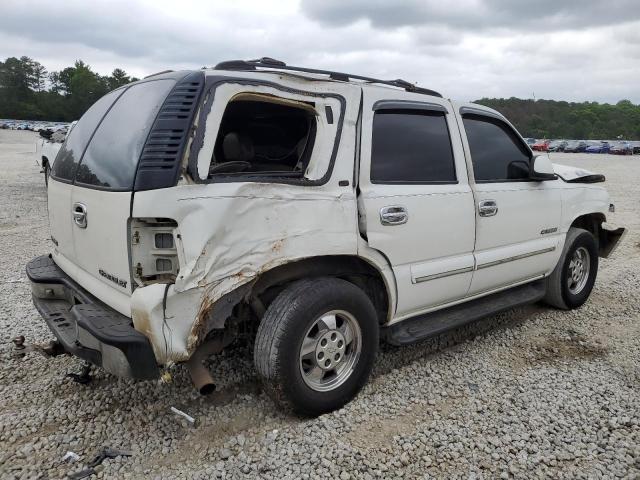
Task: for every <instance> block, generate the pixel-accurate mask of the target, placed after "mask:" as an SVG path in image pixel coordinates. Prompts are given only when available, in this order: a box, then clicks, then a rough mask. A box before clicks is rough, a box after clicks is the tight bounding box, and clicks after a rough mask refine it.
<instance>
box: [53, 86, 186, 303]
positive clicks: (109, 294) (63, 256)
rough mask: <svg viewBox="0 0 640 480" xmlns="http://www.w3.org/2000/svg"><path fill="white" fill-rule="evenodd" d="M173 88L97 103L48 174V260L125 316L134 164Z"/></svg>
mask: <svg viewBox="0 0 640 480" xmlns="http://www.w3.org/2000/svg"><path fill="white" fill-rule="evenodd" d="M175 84H176V81H175V79H173V78H158V79H151V80H147V81H144V82H141V83H135V84H132V85H131V86H127V87H122V88H120V89H118V90H114V91H113V92H110V93H108V94H107V95H105V96H104V97H102V98H101V99H100V100H98V101H97V102H96V103H95V104H94V105H93V106H92V107H91V108H90V109H89V110H88V111H87V112H86V113H85V114H84V115H83V116H82V118H81V119H80V121H79V122H78V124H77V125H76V126H75V128H74V129H73V130H72V131H71V133H70V134H69V136H68V138H67V140H66V142H65V144H64V145H63V147H62V149H61V150H60V153H59V154H58V156H57V157H56V161H55V163H54V165H53V168H52V171H51V181H50V183H49V194H48V196H49V199H48V200H49V222H50V228H51V236H52V241H53V242H54V245H55V249H54V260H55V261H56V263H57V264H58V265H59V266H60V267H61V268H62V269H63V270H64V271H65V272H66V273H67V274H68V275H69V276H71V277H72V278H73V279H74V280H76V281H77V282H78V283H79V284H80V285H81V286H83V287H84V288H85V289H87V290H88V291H89V292H91V293H92V294H93V295H95V296H96V297H98V298H99V299H101V300H102V301H104V302H105V303H107V304H108V305H110V306H112V307H113V308H115V309H116V310H118V311H120V312H121V313H123V314H125V315H130V311H129V304H128V298H129V296H130V295H131V292H132V284H131V283H132V282H131V266H130V260H129V233H128V228H129V217H130V212H131V207H132V201H133V190H134V184H135V180H136V172H137V170H138V162H139V159H140V156H141V153H142V151H143V148H144V147H145V143H146V142H147V138H148V136H149V132H150V130H151V128H152V126H153V125H154V122H155V121H156V117H157V116H158V111H159V110H160V108H161V107H162V106H163V103H164V102H165V100H166V98H167V96H168V95H169V93H170V92H171V91H172V89H173V88H174V86H175Z"/></svg>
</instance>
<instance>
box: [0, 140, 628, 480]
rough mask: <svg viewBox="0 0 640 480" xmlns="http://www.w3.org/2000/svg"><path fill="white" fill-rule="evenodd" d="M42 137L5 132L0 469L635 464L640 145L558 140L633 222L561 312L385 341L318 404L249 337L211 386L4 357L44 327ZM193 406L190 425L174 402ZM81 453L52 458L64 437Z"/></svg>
mask: <svg viewBox="0 0 640 480" xmlns="http://www.w3.org/2000/svg"><path fill="white" fill-rule="evenodd" d="M35 141H36V137H35V135H34V134H33V133H30V132H14V131H6V130H0V176H1V181H0V238H1V240H2V241H1V242H0V248H1V249H2V250H1V251H0V335H1V339H2V342H1V345H0V399H1V403H0V477H1V478H64V477H65V476H66V475H67V474H68V473H69V472H73V471H76V470H80V469H81V468H82V464H83V462H88V461H89V459H91V458H92V456H93V455H94V454H95V452H96V451H97V450H98V449H99V448H100V447H101V446H103V445H108V446H111V447H114V448H120V449H130V450H132V453H133V455H132V456H131V457H128V458H123V457H119V458H117V459H114V460H106V461H105V462H104V463H103V464H102V465H101V466H100V467H99V468H98V470H99V472H98V477H99V478H140V477H144V478H147V477H148V478H185V479H186V478H255V477H259V478H274V479H284V478H296V479H297V478H340V479H342V480H346V479H349V478H353V479H355V478H367V479H368V478H431V477H435V478H454V477H456V478H460V477H464V478H531V477H553V478H614V477H625V478H640V370H639V367H640V293H639V292H640V291H639V289H638V285H639V283H640V233H638V232H640V215H638V206H639V205H640V189H638V184H640V158H638V157H633V158H630V157H614V156H606V155H581V154H566V155H565V154H552V159H553V160H554V161H557V162H559V163H568V164H573V165H580V166H584V167H585V168H588V169H591V170H595V171H597V172H601V173H604V174H605V175H606V176H607V179H608V181H607V185H608V188H609V191H610V193H611V194H612V196H613V199H614V201H615V203H616V206H617V211H618V213H617V215H616V216H617V219H616V222H617V223H619V224H620V225H626V226H627V227H628V228H629V229H630V230H631V231H630V232H629V234H628V235H627V237H626V239H625V241H624V243H623V244H622V245H621V246H620V248H619V249H618V251H617V252H616V254H615V256H614V258H612V259H609V260H602V261H601V266H600V272H599V276H598V281H597V283H596V287H595V290H594V292H593V294H592V296H591V299H590V300H589V302H588V303H587V304H586V305H584V306H583V307H582V308H580V309H579V310H576V311H572V312H562V311H556V310H552V309H549V308H546V307H543V306H538V305H535V306H529V307H524V308H519V309H516V310H513V311H510V312H507V313H504V314H502V315H499V316H496V317H493V318H491V319H488V320H486V321H483V322H480V323H478V324H475V325H473V326H472V327H469V328H465V329H462V330H458V331H455V332H452V333H450V334H447V335H443V336H440V337H437V338H435V339H433V340H430V341H428V342H424V343H422V344H419V345H414V346H411V347H405V348H401V349H400V348H392V347H389V346H384V345H383V346H382V351H381V354H380V355H379V358H378V360H377V363H376V368H375V371H374V374H373V378H372V379H371V381H370V383H369V385H368V386H367V387H366V388H365V389H364V390H363V392H362V393H361V394H360V395H359V396H358V397H357V399H355V400H354V401H353V402H351V403H350V404H349V405H347V406H346V407H345V408H343V409H342V410H340V411H337V412H334V413H332V414H327V415H323V416H322V417H319V418H317V419H311V420H309V419H300V418H296V417H293V416H288V415H284V414H282V413H281V412H279V411H278V410H277V409H276V408H275V406H274V405H273V404H272V403H271V402H270V401H269V399H268V398H266V396H265V395H264V394H263V393H261V392H260V389H259V388H258V386H257V385H256V382H255V377H254V374H253V370H252V364H251V357H250V352H249V351H248V350H247V349H242V348H236V349H234V350H231V351H228V352H225V353H224V354H222V355H221V356H220V358H218V359H216V361H215V362H214V363H212V365H211V369H212V371H213V375H214V377H215V378H216V379H217V381H218V385H219V387H220V389H219V391H218V392H216V393H215V394H213V395H212V396H210V397H207V398H203V397H200V396H199V395H198V394H197V393H196V392H195V391H194V389H193V388H192V387H191V385H190V382H189V380H188V378H187V375H186V372H185V371H184V369H182V368H181V367H179V368H177V369H176V372H175V375H174V381H173V383H172V384H169V385H167V384H161V383H158V382H139V383H135V382H131V381H125V380H119V379H117V378H114V377H112V376H110V375H107V374H104V373H102V372H96V374H95V379H94V381H93V382H92V383H91V384H89V385H87V386H83V385H78V384H75V383H73V382H71V381H70V379H69V378H65V374H66V373H68V372H72V371H78V368H79V366H80V362H79V361H77V360H75V359H73V358H65V357H57V358H55V359H45V358H44V357H41V356H39V355H36V354H31V355H28V356H26V357H25V358H23V359H16V358H14V357H13V355H12V345H11V339H12V338H13V336H15V335H18V334H24V335H25V336H26V337H27V340H28V341H30V342H41V341H45V340H48V339H49V338H50V334H49V332H48V330H47V328H46V326H45V324H44V322H43V321H42V320H41V319H40V317H39V315H38V314H37V313H36V311H35V309H34V307H33V306H32V304H31V296H30V291H29V285H28V283H26V278H25V275H24V273H23V272H24V265H25V263H26V262H27V261H28V260H30V259H31V258H32V257H34V256H36V255H39V254H42V253H44V252H47V251H48V250H49V248H50V246H49V244H48V242H49V241H48V240H47V239H48V224H47V223H48V222H47V219H46V192H45V188H44V181H43V178H42V175H41V174H40V173H39V167H38V166H37V165H36V164H35V161H34V159H35V154H34V151H35V149H34V145H35ZM171 406H175V407H177V408H180V409H182V410H184V411H186V412H188V413H189V414H190V415H192V416H193V417H195V418H196V419H197V423H196V426H195V427H193V426H191V425H189V424H188V423H187V422H186V421H185V420H182V419H180V417H177V416H176V415H174V414H173V413H171V412H170V410H169V409H170V407H171ZM69 450H71V451H74V452H76V453H78V454H79V455H80V456H81V460H80V461H79V462H77V463H73V464H69V463H64V462H62V457H63V455H64V454H65V452H67V451H69Z"/></svg>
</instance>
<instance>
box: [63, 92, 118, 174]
mask: <svg viewBox="0 0 640 480" xmlns="http://www.w3.org/2000/svg"><path fill="white" fill-rule="evenodd" d="M121 94H122V90H114V91H113V92H110V93H108V94H106V95H105V96H104V97H102V98H101V99H100V100H98V101H97V102H96V103H94V104H93V105H92V106H91V108H89V110H87V111H86V112H85V114H84V115H83V116H82V117H81V118H80V120H79V121H78V123H77V124H76V126H75V127H73V129H72V130H71V133H69V136H68V137H67V140H66V141H65V143H64V145H63V146H62V148H61V149H60V152H59V153H58V155H57V156H56V160H55V162H54V164H53V168H52V170H51V176H52V177H54V178H56V179H58V180H67V181H69V182H70V181H72V180H73V178H74V176H75V173H76V167H77V166H78V163H79V162H80V159H81V158H82V153H83V152H84V150H85V148H87V143H89V140H91V135H93V132H94V131H95V129H96V127H97V126H98V124H99V123H100V120H102V117H104V114H105V113H107V110H109V107H111V105H113V102H115V100H116V99H117V98H118V96H119V95H121Z"/></svg>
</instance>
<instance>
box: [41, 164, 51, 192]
mask: <svg viewBox="0 0 640 480" xmlns="http://www.w3.org/2000/svg"><path fill="white" fill-rule="evenodd" d="M42 170H44V186H45V188H48V187H49V162H43V165H42Z"/></svg>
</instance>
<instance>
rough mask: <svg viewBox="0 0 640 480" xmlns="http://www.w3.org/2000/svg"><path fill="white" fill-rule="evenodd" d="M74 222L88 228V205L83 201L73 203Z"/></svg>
mask: <svg viewBox="0 0 640 480" xmlns="http://www.w3.org/2000/svg"><path fill="white" fill-rule="evenodd" d="M71 214H72V215H73V223H75V224H76V225H77V226H78V227H80V228H87V206H86V205H85V204H83V203H80V202H76V203H74V204H73V210H72V211H71Z"/></svg>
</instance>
